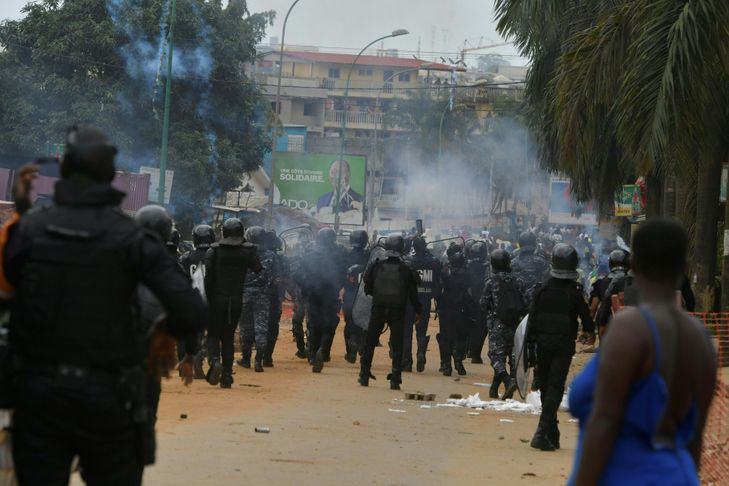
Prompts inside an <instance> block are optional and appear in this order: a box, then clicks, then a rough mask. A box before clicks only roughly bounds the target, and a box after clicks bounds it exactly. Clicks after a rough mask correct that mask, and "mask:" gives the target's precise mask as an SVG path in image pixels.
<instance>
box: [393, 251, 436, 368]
mask: <svg viewBox="0 0 729 486" xmlns="http://www.w3.org/2000/svg"><path fill="white" fill-rule="evenodd" d="M405 263H407V264H408V266H409V267H410V268H411V269H413V270H414V271H415V272H416V273H417V274H418V277H420V285H418V300H419V301H420V305H421V306H422V308H423V312H422V315H421V319H420V320H419V321H418V322H415V314H416V312H415V309H414V308H413V306H410V305H409V306H407V309H406V311H405V328H404V332H403V337H404V346H403V352H402V360H403V361H402V362H403V369H405V370H411V369H412V366H413V328H415V340H416V342H417V346H418V347H417V357H418V371H423V369H422V368H423V367H424V366H425V355H426V352H427V350H428V343H429V342H430V336H428V323H429V321H430V308H431V306H432V302H433V298H438V297H439V296H440V272H441V268H442V267H441V264H440V262H438V260H436V258H435V257H434V256H433V254H432V253H430V251H428V250H425V251H424V252H421V253H418V252H416V253H413V254H412V255H408V256H406V257H405Z"/></svg>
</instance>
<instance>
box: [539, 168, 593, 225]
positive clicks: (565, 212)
mask: <svg viewBox="0 0 729 486" xmlns="http://www.w3.org/2000/svg"><path fill="white" fill-rule="evenodd" d="M549 189H550V190H549V222H550V223H552V224H568V225H581V226H594V225H597V214H596V213H595V210H594V208H593V206H592V204H589V203H580V202H577V199H575V197H574V196H573V195H572V184H571V182H570V180H569V179H563V178H560V177H552V178H551V180H550V187H549Z"/></svg>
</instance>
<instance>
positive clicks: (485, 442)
mask: <svg viewBox="0 0 729 486" xmlns="http://www.w3.org/2000/svg"><path fill="white" fill-rule="evenodd" d="M288 325H289V324H288V322H283V323H282V330H281V337H280V338H279V344H278V348H277V350H276V360H275V365H276V367H275V368H273V369H266V371H265V373H262V374H256V373H254V372H253V371H252V370H244V369H242V368H240V367H238V366H236V367H235V372H236V374H235V384H234V385H233V389H232V390H222V389H220V388H217V387H211V386H209V385H208V384H207V383H205V382H203V381H196V382H195V383H194V384H193V386H191V387H190V388H184V387H183V386H181V384H179V383H178V382H177V380H170V381H167V382H165V383H164V385H163V387H164V393H163V395H162V402H161V408H160V413H159V416H160V418H159V427H158V431H159V433H158V439H159V449H158V464H157V465H156V466H154V467H152V468H149V469H147V472H146V475H145V484H148V485H175V486H178V485H183V484H205V485H218V484H220V485H223V484H244V483H247V484H268V485H279V484H300V485H308V484H319V485H329V484H377V485H424V484H509V485H512V484H530V485H533V484H562V483H564V482H565V481H566V477H567V475H568V474H569V471H570V467H571V464H572V459H573V454H574V444H575V437H576V424H574V423H569V422H568V419H569V417H568V416H566V415H563V416H562V417H560V421H561V428H562V437H563V439H562V445H563V449H562V450H561V451H557V452H554V453H548V452H539V451H535V450H533V449H531V448H530V447H529V445H528V443H525V442H527V441H528V440H529V439H530V438H531V436H532V434H533V432H534V430H535V428H536V424H537V417H536V416H534V415H527V414H519V413H508V412H492V411H480V412H478V413H480V415H478V416H473V415H468V412H471V413H473V412H474V411H473V410H468V409H465V408H428V409H426V408H421V405H423V404H424V402H413V401H405V402H402V401H400V400H401V399H404V392H405V391H422V392H425V393H435V394H436V395H437V398H436V403H438V402H439V403H444V402H445V401H446V399H447V398H448V396H449V395H450V394H454V393H457V394H461V395H463V396H464V397H465V396H467V395H471V394H474V393H480V394H481V398H485V397H487V396H488V389H487V388H483V387H479V386H475V385H474V383H477V382H481V383H484V382H485V383H490V380H491V369H490V367H489V366H488V365H468V364H467V365H466V368H467V370H468V376H466V377H464V378H462V379H460V380H459V379H457V377H455V376H454V377H451V378H446V377H443V376H441V375H439V374H438V373H437V367H438V363H437V349H436V348H434V347H432V348H431V349H430V350H429V352H428V359H429V361H428V364H427V367H426V371H425V373H422V374H418V373H413V374H408V373H404V374H403V381H404V383H403V390H402V391H400V392H396V391H390V390H389V386H388V385H389V383H388V382H387V381H386V379H385V376H386V374H387V370H388V369H389V367H388V365H387V348H386V347H382V348H377V350H376V352H375V366H374V367H373V372H374V374H375V375H376V376H377V377H378V379H377V381H374V382H371V384H370V387H369V388H362V387H360V386H359V385H358V384H357V375H358V367H357V366H356V365H351V364H349V363H347V362H345V361H344V359H343V357H342V356H343V343H342V337H341V327H340V331H339V333H338V335H337V338H336V341H335V349H334V351H333V356H332V362H331V363H328V365H327V366H325V368H324V371H323V372H322V374H321V375H315V374H313V373H312V372H311V368H310V367H309V366H308V365H307V364H306V363H305V362H304V361H302V360H299V359H297V358H295V357H294V352H295V347H294V345H293V343H292V342H291V337H290V336H291V334H290V331H289V329H288ZM436 325H437V323H436ZM431 334H432V335H433V336H434V335H435V328H432V329H431ZM386 340H387V337H386V336H383V342H386ZM433 341H434V339H433ZM391 410H396V411H391ZM403 411H404V412H403ZM181 414H186V415H187V419H181V418H180V416H181ZM500 419H509V420H513V423H510V422H501V421H500ZM257 426H265V427H270V429H271V432H270V433H269V434H260V433H256V432H255V431H254V429H255V427H257Z"/></svg>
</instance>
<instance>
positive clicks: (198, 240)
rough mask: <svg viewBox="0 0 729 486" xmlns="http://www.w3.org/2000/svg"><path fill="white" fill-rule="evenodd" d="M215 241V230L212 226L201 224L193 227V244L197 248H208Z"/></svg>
mask: <svg viewBox="0 0 729 486" xmlns="http://www.w3.org/2000/svg"><path fill="white" fill-rule="evenodd" d="M213 243H215V231H213V228H212V226H209V225H207V224H199V225H197V226H195V227H194V228H193V229H192V244H193V245H195V248H207V247H209V246H210V245H212V244H213Z"/></svg>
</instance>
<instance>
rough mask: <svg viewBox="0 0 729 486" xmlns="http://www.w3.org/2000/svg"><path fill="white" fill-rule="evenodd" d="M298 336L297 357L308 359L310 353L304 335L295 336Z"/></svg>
mask: <svg viewBox="0 0 729 486" xmlns="http://www.w3.org/2000/svg"><path fill="white" fill-rule="evenodd" d="M295 338H296V357H297V358H299V359H306V358H307V357H308V355H307V354H306V342H305V341H304V336H295Z"/></svg>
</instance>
